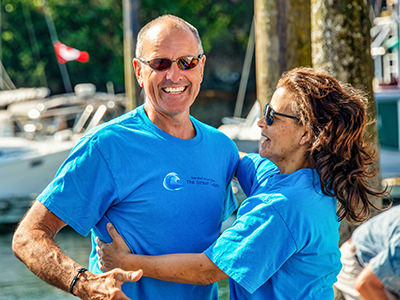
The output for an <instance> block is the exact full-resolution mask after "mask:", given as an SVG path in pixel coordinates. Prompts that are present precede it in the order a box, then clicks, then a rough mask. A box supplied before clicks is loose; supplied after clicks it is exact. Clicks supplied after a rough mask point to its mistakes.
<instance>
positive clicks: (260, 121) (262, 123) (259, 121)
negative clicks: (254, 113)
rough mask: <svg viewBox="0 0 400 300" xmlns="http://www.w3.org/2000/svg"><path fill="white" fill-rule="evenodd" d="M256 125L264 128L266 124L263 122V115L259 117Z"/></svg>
mask: <svg viewBox="0 0 400 300" xmlns="http://www.w3.org/2000/svg"><path fill="white" fill-rule="evenodd" d="M257 125H258V127H260V128H264V127H265V125H266V123H265V118H264V117H262V118H260V119H259V120H258V121H257Z"/></svg>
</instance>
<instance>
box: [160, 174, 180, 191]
mask: <svg viewBox="0 0 400 300" xmlns="http://www.w3.org/2000/svg"><path fill="white" fill-rule="evenodd" d="M163 186H164V188H165V189H166V190H168V191H179V190H181V189H183V184H182V182H181V179H180V178H179V176H178V174H176V173H174V172H171V173H168V174H167V175H166V176H165V178H164V181H163Z"/></svg>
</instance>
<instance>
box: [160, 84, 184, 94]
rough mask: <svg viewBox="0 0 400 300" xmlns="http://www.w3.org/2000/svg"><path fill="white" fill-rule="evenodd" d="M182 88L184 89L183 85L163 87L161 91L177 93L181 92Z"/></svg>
mask: <svg viewBox="0 0 400 300" xmlns="http://www.w3.org/2000/svg"><path fill="white" fill-rule="evenodd" d="M184 90H185V87H184V86H181V87H166V88H163V91H164V92H166V93H168V94H179V93H182V92H183V91H184Z"/></svg>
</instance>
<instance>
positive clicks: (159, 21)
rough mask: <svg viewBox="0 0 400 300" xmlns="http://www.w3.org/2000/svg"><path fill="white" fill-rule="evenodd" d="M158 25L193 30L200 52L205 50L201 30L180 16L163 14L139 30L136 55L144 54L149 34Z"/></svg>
mask: <svg viewBox="0 0 400 300" xmlns="http://www.w3.org/2000/svg"><path fill="white" fill-rule="evenodd" d="M156 26H169V27H170V28H172V29H183V30H189V31H191V32H192V33H193V35H194V37H195V38H196V39H197V41H198V45H199V52H200V53H203V52H204V51H203V46H202V44H201V39H200V36H199V32H198V31H197V29H196V28H195V27H194V26H193V25H191V24H189V23H188V22H186V21H185V20H183V19H181V18H179V17H176V16H173V15H163V16H160V17H158V18H156V19H154V20H152V21H150V22H149V23H147V24H146V25H145V26H143V28H142V29H141V30H140V31H139V34H138V36H137V41H136V53H135V55H136V57H142V56H143V48H144V43H145V42H146V38H147V34H148V33H150V32H151V29H152V28H154V27H156Z"/></svg>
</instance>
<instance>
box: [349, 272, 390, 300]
mask: <svg viewBox="0 0 400 300" xmlns="http://www.w3.org/2000/svg"><path fill="white" fill-rule="evenodd" d="M355 288H356V290H357V291H358V292H359V293H360V295H361V297H362V299H363V300H388V298H387V296H386V292H385V286H384V285H383V283H382V282H381V281H380V280H379V278H378V277H377V276H376V275H375V273H374V271H373V270H372V268H371V265H369V264H368V265H367V266H366V267H365V268H364V269H363V270H362V271H361V273H360V274H359V275H358V277H357V279H356V283H355Z"/></svg>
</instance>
